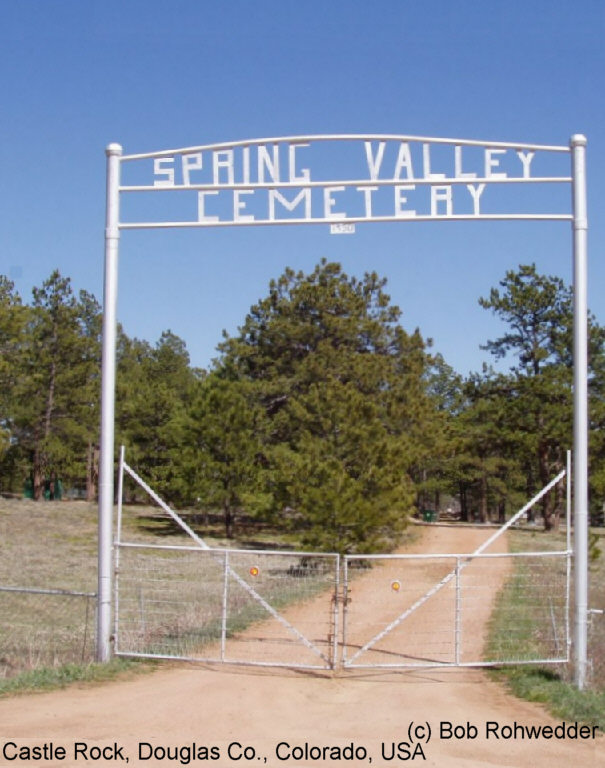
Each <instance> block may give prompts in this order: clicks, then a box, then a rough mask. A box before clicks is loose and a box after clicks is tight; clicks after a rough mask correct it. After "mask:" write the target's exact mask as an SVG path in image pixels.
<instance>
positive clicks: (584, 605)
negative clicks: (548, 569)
mask: <svg viewBox="0 0 605 768" xmlns="http://www.w3.org/2000/svg"><path fill="white" fill-rule="evenodd" d="M571 150H572V166H573V167H572V178H573V257H574V283H573V296H574V344H573V363H574V390H573V400H574V445H573V452H574V478H573V480H574V484H573V496H574V557H575V563H574V565H575V569H574V573H575V576H574V582H575V583H574V587H575V597H576V612H575V646H574V661H575V675H574V679H575V683H576V686H577V687H578V688H579V689H580V690H582V689H583V688H584V685H585V683H586V665H587V646H588V621H587V619H588V304H587V231H588V219H587V210H586V137H585V136H582V135H581V134H576V135H575V136H572V137H571Z"/></svg>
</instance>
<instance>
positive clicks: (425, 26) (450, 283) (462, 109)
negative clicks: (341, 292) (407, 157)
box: [0, 0, 605, 373]
mask: <svg viewBox="0 0 605 768" xmlns="http://www.w3.org/2000/svg"><path fill="white" fill-rule="evenodd" d="M604 34H605V4H604V3H603V2H602V0H598V1H597V0H595V1H594V2H593V1H592V0H580V2H577V1H576V2H572V1H571V0H570V1H568V0H557V2H552V1H549V2H546V1H544V2H543V1H542V0H529V1H528V2H524V3H521V2H499V1H497V0H489V1H487V2H478V1H477V0H474V1H471V0H461V1H459V2H458V1H456V0H434V1H432V2H428V1H427V2H424V3H419V2H417V1H414V2H412V1H411V0H409V1H408V0H397V1H396V0H389V1H386V0H373V1H372V2H370V1H369V0H366V2H360V1H359V0H348V2H341V0H330V2H325V1H324V2H319V1H318V0H306V2H305V3H295V2H290V1H289V0H281V1H280V2H277V1H275V0H257V2H255V3H252V2H249V1H247V2H244V1H243V0H223V2H210V0H205V1H204V0H119V1H118V0H102V1H101V0H86V2H82V0H4V2H3V3H2V4H1V5H0V67H1V71H2V79H1V81H0V94H1V101H0V103H1V105H2V120H1V122H0V136H1V141H0V167H1V169H2V170H1V173H0V210H1V220H2V247H1V248H0V272H1V273H4V274H8V275H9V276H10V277H11V279H13V280H14V282H15V284H16V286H17V288H18V290H19V291H20V293H21V295H22V296H23V298H24V299H25V300H29V298H30V295H31V289H32V287H33V286H34V285H39V284H41V283H42V281H43V280H44V279H46V278H47V277H48V275H49V274H50V272H51V271H52V270H53V269H55V268H58V269H59V270H60V271H61V272H62V273H63V274H64V275H68V276H70V277H71V278H72V280H73V284H74V287H75V288H76V289H80V288H85V289H87V290H89V291H91V292H92V293H94V294H95V295H96V296H97V298H99V299H101V297H102V280H103V231H104V205H105V153H104V149H105V147H106V145H107V144H108V143H110V142H119V143H120V144H122V145H123V147H124V152H125V153H128V154H130V153H138V152H151V151H156V150H162V149H169V148H175V147H186V146H195V145H201V144H207V143H211V142H221V141H232V140H233V141H237V140H240V139H251V138H260V137H264V136H286V135H298V134H324V133H388V134H395V133H396V134H408V135H423V136H435V137H440V136H444V137H456V138H466V139H479V140H485V141H511V142H516V141H519V142H536V143H544V144H557V145H560V144H567V143H568V141H569V138H570V136H571V135H572V134H574V133H584V134H586V136H587V137H588V142H589V143H588V180H589V224H590V229H589V281H590V287H589V304H590V307H591V309H592V311H593V312H594V313H595V315H596V316H597V319H598V320H599V321H600V322H601V323H605V291H604V290H603V287H604V286H605V263H604V259H603V255H604V254H603V252H604V248H603V245H604V243H605V224H604V222H603V216H602V214H601V205H602V197H601V181H600V179H599V176H600V174H601V173H602V170H603V167H604V160H605V108H604V99H603V95H602V86H603V79H604V75H605V54H604V48H603V44H602V40H603V37H604ZM322 257H325V258H327V259H329V260H336V261H340V262H341V263H342V264H343V266H344V268H345V270H346V271H347V272H348V273H349V274H356V275H361V274H363V272H364V271H367V270H376V271H377V272H378V273H379V274H380V275H382V276H384V277H386V278H387V279H388V291H389V293H390V294H391V296H392V299H393V301H394V302H395V303H397V304H398V305H399V306H400V307H401V309H402V311H403V316H402V323H403V325H404V326H405V327H406V328H408V329H409V330H412V329H414V328H415V327H419V328H420V329H421V331H422V333H423V334H424V335H425V336H426V337H431V338H433V339H434V348H435V349H436V350H437V351H439V352H441V353H442V354H443V355H444V357H445V358H446V360H447V361H448V362H449V363H450V364H451V365H453V366H454V368H456V369H457V370H458V371H460V372H461V373H467V372H468V371H469V370H478V369H479V368H480V367H481V363H482V361H484V360H487V359H488V357H487V355H486V353H485V352H482V351H481V350H480V348H479V346H480V344H482V343H485V341H486V340H487V339H489V338H494V337H495V336H497V335H499V333H500V332H501V330H502V328H501V326H500V325H499V324H498V322H497V321H496V320H495V319H494V318H492V317H491V316H490V315H489V313H488V312H486V310H484V309H481V308H480V307H479V305H478V302H477V300H478V298H479V297H480V296H485V295H487V294H488V292H489V290H490V288H491V287H492V286H494V285H496V284H497V283H498V281H499V280H500V279H501V278H502V277H503V275H504V273H505V272H506V270H508V269H514V268H515V267H516V266H518V265H519V264H520V263H530V262H536V264H537V266H538V269H539V270H540V271H542V272H545V273H548V274H554V275H559V276H561V277H562V278H564V279H565V280H566V281H569V280H570V279H571V270H572V263H571V228H570V225H569V224H568V223H563V222H557V223H533V222H532V223H527V222H510V223H488V222H470V223H466V222H465V223H462V222H438V223H433V222H430V223H421V222H414V223H394V224H364V225H359V226H358V227H357V232H356V234H355V235H346V236H345V235H342V236H335V235H330V234H329V229H328V227H327V226H323V225H321V226H319V225H318V226H300V227H298V226H297V227H250V228H238V229H221V230H217V229H204V230H200V229H196V230H179V231H177V230H168V231H162V232H149V231H142V232H124V233H123V234H122V238H121V244H120V288H119V308H118V315H119V319H120V321H121V322H122V323H123V325H124V327H125V330H126V331H127V333H128V334H129V335H131V336H137V337H139V338H145V339H147V340H149V341H155V340H157V338H158V337H159V336H160V333H161V332H162V330H164V329H167V328H170V329H171V330H172V331H174V332H175V333H177V334H178V335H180V336H181V337H182V338H183V339H184V340H185V341H186V343H187V346H188V349H189V351H190V354H191V359H192V362H193V364H195V365H199V366H207V365H208V364H209V362H210V360H211V358H212V357H213V356H214V354H215V347H216V344H217V343H218V342H219V341H220V339H221V331H222V329H223V328H225V329H227V331H229V332H230V333H235V332H236V330H237V327H238V325H239V324H241V323H242V321H243V319H244V317H245V314H246V312H247V310H248V309H249V307H250V305H251V304H253V303H254V302H255V301H256V300H257V299H259V298H260V297H262V296H264V295H265V294H266V291H267V285H268V283H269V281H270V279H271V278H273V277H277V276H278V275H279V274H280V273H281V272H282V271H283V269H284V268H285V267H286V266H290V267H293V268H295V269H302V270H304V271H306V272H308V271H311V270H312V269H313V267H314V265H315V264H316V263H317V262H318V261H319V260H320V259H321V258H322Z"/></svg>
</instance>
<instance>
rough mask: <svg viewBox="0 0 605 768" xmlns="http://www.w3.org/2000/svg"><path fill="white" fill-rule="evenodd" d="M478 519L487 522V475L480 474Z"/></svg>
mask: <svg viewBox="0 0 605 768" xmlns="http://www.w3.org/2000/svg"><path fill="white" fill-rule="evenodd" d="M479 520H480V521H481V522H482V523H487V476H486V475H485V473H484V474H483V475H481V500H480V505H479Z"/></svg>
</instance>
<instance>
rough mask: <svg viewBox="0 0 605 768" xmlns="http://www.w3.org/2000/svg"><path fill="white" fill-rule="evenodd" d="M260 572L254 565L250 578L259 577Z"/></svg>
mask: <svg viewBox="0 0 605 768" xmlns="http://www.w3.org/2000/svg"><path fill="white" fill-rule="evenodd" d="M258 574H259V570H258V568H257V567H256V566H255V565H253V566H252V568H250V576H258Z"/></svg>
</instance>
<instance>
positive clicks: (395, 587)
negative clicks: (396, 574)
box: [391, 581, 401, 592]
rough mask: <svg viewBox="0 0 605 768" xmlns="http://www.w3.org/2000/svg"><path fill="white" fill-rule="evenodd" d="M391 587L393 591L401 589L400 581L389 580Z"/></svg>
mask: <svg viewBox="0 0 605 768" xmlns="http://www.w3.org/2000/svg"><path fill="white" fill-rule="evenodd" d="M391 589H392V590H393V592H399V590H400V589H401V582H400V581H392V582H391Z"/></svg>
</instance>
